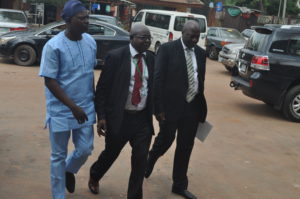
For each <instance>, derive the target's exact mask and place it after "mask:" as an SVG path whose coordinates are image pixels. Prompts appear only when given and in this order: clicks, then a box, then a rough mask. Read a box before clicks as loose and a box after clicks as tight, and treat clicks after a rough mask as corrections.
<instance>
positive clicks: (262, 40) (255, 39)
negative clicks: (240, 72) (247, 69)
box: [245, 32, 270, 51]
mask: <svg viewBox="0 0 300 199" xmlns="http://www.w3.org/2000/svg"><path fill="white" fill-rule="evenodd" d="M269 37H270V34H262V33H258V32H254V33H253V35H252V36H251V37H250V39H249V40H248V42H247V43H246V45H245V48H246V49H249V50H255V51H263V47H264V46H265V45H266V43H267V41H268V38H269Z"/></svg>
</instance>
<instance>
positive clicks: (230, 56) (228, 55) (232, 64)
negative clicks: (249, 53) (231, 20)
mask: <svg viewBox="0 0 300 199" xmlns="http://www.w3.org/2000/svg"><path fill="white" fill-rule="evenodd" d="M253 32H254V30H252V29H245V30H244V31H243V32H242V35H243V36H244V37H245V38H249V37H251V35H252V34H253ZM247 40H248V39H247ZM245 43H246V41H245ZM245 43H240V44H226V45H225V46H223V48H222V50H221V51H220V52H219V57H218V61H219V62H221V63H222V64H223V65H224V66H225V68H226V69H227V70H228V71H232V72H233V73H235V72H237V71H233V70H232V69H234V68H236V67H237V63H238V55H239V52H240V49H242V48H243V47H244V45H245Z"/></svg>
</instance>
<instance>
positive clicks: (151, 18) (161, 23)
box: [145, 13, 171, 30]
mask: <svg viewBox="0 0 300 199" xmlns="http://www.w3.org/2000/svg"><path fill="white" fill-rule="evenodd" d="M170 19H171V16H169V15H162V14H154V13H147V14H146V19H145V24H146V25H147V26H153V27H157V28H162V29H166V30H167V29H169V24H170Z"/></svg>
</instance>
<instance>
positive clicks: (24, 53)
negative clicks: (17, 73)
mask: <svg viewBox="0 0 300 199" xmlns="http://www.w3.org/2000/svg"><path fill="white" fill-rule="evenodd" d="M14 62H15V63H16V64H18V65H21V66H30V65H32V64H33V63H35V62H36V52H35V50H34V49H33V48H32V47H31V46H29V45H26V44H25V45H20V46H18V47H17V48H16V49H15V51H14Z"/></svg>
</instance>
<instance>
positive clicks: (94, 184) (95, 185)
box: [88, 177, 99, 195]
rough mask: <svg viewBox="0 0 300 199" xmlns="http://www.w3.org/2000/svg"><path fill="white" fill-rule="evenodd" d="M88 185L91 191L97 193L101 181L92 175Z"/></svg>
mask: <svg viewBox="0 0 300 199" xmlns="http://www.w3.org/2000/svg"><path fill="white" fill-rule="evenodd" d="M88 187H89V189H90V191H91V192H92V193H93V194H95V195H97V194H98V193H99V182H98V181H96V180H93V178H91V177H90V179H89V183H88Z"/></svg>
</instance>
